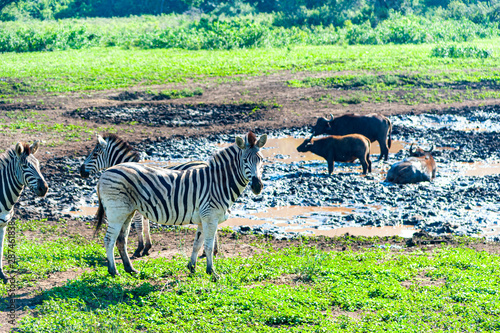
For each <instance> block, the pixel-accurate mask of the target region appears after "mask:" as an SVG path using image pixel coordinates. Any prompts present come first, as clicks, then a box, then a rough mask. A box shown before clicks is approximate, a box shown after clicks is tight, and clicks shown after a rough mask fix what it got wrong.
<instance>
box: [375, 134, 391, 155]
mask: <svg viewBox="0 0 500 333" xmlns="http://www.w3.org/2000/svg"><path fill="white" fill-rule="evenodd" d="M377 141H378V143H379V146H380V156H379V157H378V160H379V161H380V160H381V159H382V157H383V158H384V161H387V160H388V159H389V148H387V137H385V138H382V139H381V140H377Z"/></svg>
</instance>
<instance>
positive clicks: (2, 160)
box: [0, 141, 49, 283]
mask: <svg viewBox="0 0 500 333" xmlns="http://www.w3.org/2000/svg"><path fill="white" fill-rule="evenodd" d="M37 150H38V141H35V143H33V144H32V145H31V146H30V145H28V144H26V143H21V142H18V143H17V144H16V147H15V148H10V149H9V150H7V151H6V152H5V153H3V154H1V155H0V278H1V279H2V280H3V282H4V283H7V277H6V276H5V274H4V272H3V266H2V258H3V242H4V238H5V231H6V229H7V225H8V224H9V225H11V224H13V222H11V219H12V211H13V206H14V204H15V203H16V202H17V200H18V199H19V196H20V195H21V192H22V190H23V188H24V186H25V185H28V186H29V187H31V188H32V189H33V191H34V192H35V194H36V195H38V196H40V197H43V196H45V194H47V190H48V188H49V187H48V186H47V183H46V182H45V179H44V178H43V175H42V174H41V172H40V163H39V162H38V160H37V159H36V157H35V156H33V155H34V154H35V153H36V151H37Z"/></svg>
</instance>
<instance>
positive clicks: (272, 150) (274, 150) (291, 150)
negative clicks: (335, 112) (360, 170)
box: [218, 136, 409, 163]
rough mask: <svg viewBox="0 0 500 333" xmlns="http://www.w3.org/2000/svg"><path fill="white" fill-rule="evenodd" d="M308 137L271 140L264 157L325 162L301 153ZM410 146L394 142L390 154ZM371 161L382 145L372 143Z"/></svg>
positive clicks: (312, 155) (270, 160) (285, 160)
mask: <svg viewBox="0 0 500 333" xmlns="http://www.w3.org/2000/svg"><path fill="white" fill-rule="evenodd" d="M306 138H308V137H302V138H300V137H292V136H285V137H280V138H269V139H268V140H267V143H266V145H265V147H264V148H263V149H262V155H263V156H264V157H265V158H267V159H268V162H274V161H282V162H285V163H290V162H299V161H323V160H324V159H323V158H322V157H320V156H318V155H316V154H313V153H311V152H306V153H299V152H298V151H297V147H298V146H300V145H301V144H302V143H303V142H304V140H305V139H306ZM229 145H231V144H230V143H221V144H219V145H218V147H220V148H224V147H228V146H229ZM408 147H409V144H408V143H407V142H403V141H397V140H394V141H392V144H391V148H389V153H393V154H395V153H398V152H399V151H401V150H403V149H405V148H408ZM370 154H371V155H377V156H372V157H371V159H372V160H373V159H374V158H375V157H377V158H378V155H379V154H380V145H379V144H378V142H372V144H371V149H370Z"/></svg>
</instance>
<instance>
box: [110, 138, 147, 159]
mask: <svg viewBox="0 0 500 333" xmlns="http://www.w3.org/2000/svg"><path fill="white" fill-rule="evenodd" d="M103 139H104V140H106V141H108V142H109V143H110V142H113V143H115V144H116V145H117V146H120V145H121V147H122V148H123V150H124V151H125V153H126V154H128V155H130V156H133V157H134V158H136V159H137V160H140V157H141V154H140V153H139V152H137V151H135V150H134V148H132V146H131V145H130V143H128V141H126V140H124V139H122V138H120V137H119V136H118V135H116V134H113V133H106V134H104V136H103Z"/></svg>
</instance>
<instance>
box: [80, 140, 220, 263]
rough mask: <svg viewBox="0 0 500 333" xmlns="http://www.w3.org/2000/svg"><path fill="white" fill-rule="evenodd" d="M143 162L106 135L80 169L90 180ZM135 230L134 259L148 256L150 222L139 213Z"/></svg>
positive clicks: (180, 167)
mask: <svg viewBox="0 0 500 333" xmlns="http://www.w3.org/2000/svg"><path fill="white" fill-rule="evenodd" d="M141 160H142V159H141V156H140V154H139V153H138V152H137V151H134V150H133V148H132V147H131V146H130V144H129V143H128V142H127V141H125V140H123V139H122V138H120V137H119V136H117V135H115V134H105V135H104V137H101V136H100V135H98V136H97V145H96V146H95V147H94V149H93V150H92V152H91V153H90V154H89V155H88V156H87V158H86V159H85V161H84V162H83V164H82V166H81V167H80V175H81V176H82V178H88V177H89V176H90V174H92V173H97V172H99V171H101V170H103V169H107V168H110V167H112V166H114V165H117V164H120V163H125V162H139V161H141ZM202 166H207V163H206V162H202V161H193V162H186V163H182V164H178V165H174V166H170V167H167V169H171V170H185V169H190V168H198V167H202ZM143 224H144V228H143ZM134 228H135V230H136V231H137V235H138V238H139V244H138V246H137V249H136V250H135V252H134V257H141V256H147V255H148V254H149V249H151V236H150V231H149V220H148V219H143V217H142V215H141V214H139V213H137V214H135V216H134ZM143 233H144V235H143ZM144 240H145V241H146V244H144ZM215 249H216V250H215V255H216V254H217V249H218V245H217V242H216V246H215ZM141 251H142V254H141Z"/></svg>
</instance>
